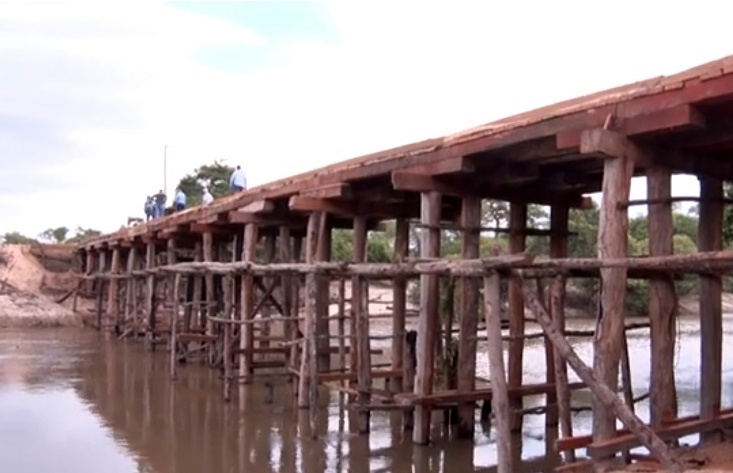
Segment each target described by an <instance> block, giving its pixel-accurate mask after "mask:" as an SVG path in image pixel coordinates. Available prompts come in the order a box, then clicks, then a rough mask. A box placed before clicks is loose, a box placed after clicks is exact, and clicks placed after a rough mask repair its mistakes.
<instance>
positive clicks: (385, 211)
mask: <svg viewBox="0 0 733 473" xmlns="http://www.w3.org/2000/svg"><path fill="white" fill-rule="evenodd" d="M288 206H289V208H290V210H291V211H294V212H326V213H329V214H336V215H368V216H383V217H385V218H390V217H396V216H399V215H400V214H401V213H403V212H404V206H403V205H395V204H385V203H379V202H357V201H340V200H339V201H336V200H329V199H315V198H312V197H304V196H300V195H294V196H292V197H291V198H290V201H289V202H288Z"/></svg>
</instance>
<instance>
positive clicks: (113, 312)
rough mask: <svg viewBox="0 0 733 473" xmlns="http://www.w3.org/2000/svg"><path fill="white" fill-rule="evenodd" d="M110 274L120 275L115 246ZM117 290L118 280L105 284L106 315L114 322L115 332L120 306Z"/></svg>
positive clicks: (118, 255) (118, 253) (117, 325)
mask: <svg viewBox="0 0 733 473" xmlns="http://www.w3.org/2000/svg"><path fill="white" fill-rule="evenodd" d="M110 272H111V273H112V274H119V273H120V247H119V246H115V247H114V248H113V249H112V265H111V267H110ZM118 289H119V280H118V279H116V278H112V279H110V280H109V283H108V284H107V315H108V316H109V319H110V320H112V321H114V329H115V332H116V333H117V332H119V330H120V305H119V300H118V297H117V296H118V294H117V291H118Z"/></svg>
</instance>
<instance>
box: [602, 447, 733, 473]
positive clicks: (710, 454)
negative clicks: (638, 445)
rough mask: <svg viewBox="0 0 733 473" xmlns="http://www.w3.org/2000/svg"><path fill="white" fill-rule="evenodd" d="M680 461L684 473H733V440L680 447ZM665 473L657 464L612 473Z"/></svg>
mask: <svg viewBox="0 0 733 473" xmlns="http://www.w3.org/2000/svg"><path fill="white" fill-rule="evenodd" d="M678 452H679V457H680V460H681V461H682V462H683V464H684V465H685V467H686V468H687V470H685V473H688V472H689V473H692V472H705V473H731V472H733V440H731V439H728V440H725V441H723V442H721V443H715V444H711V445H702V446H697V447H681V448H680V449H679V450H678ZM642 472H643V473H667V472H668V470H665V469H663V468H659V467H658V464H657V463H648V462H639V463H636V464H633V465H629V466H628V467H627V468H625V469H623V470H618V471H616V472H613V473H642Z"/></svg>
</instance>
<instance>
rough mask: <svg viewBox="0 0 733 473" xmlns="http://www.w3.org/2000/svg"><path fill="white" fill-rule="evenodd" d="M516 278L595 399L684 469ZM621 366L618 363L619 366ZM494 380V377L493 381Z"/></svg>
mask: <svg viewBox="0 0 733 473" xmlns="http://www.w3.org/2000/svg"><path fill="white" fill-rule="evenodd" d="M513 279H514V280H515V281H516V282H517V283H518V284H519V287H520V288H523V293H524V298H525V301H526V302H527V306H528V307H529V308H530V310H531V311H532V313H533V314H534V316H535V319H536V320H537V323H539V324H540V326H541V327H542V330H543V331H544V332H545V334H546V335H547V338H549V339H550V341H551V342H552V343H553V345H555V347H556V348H557V352H558V354H560V356H562V357H563V358H564V359H565V360H567V362H568V364H570V366H571V367H572V368H573V371H575V373H576V374H577V375H578V377H579V378H580V379H581V381H583V382H584V383H585V384H586V385H587V386H588V388H590V390H591V392H592V393H593V395H594V396H593V398H594V400H597V401H598V402H599V403H601V404H603V406H604V408H605V409H607V410H610V411H612V412H613V414H612V415H613V416H614V417H615V416H618V418H619V419H620V420H621V422H623V423H624V425H625V426H626V427H627V428H628V429H629V430H630V431H631V432H633V433H634V435H636V436H637V437H638V438H639V440H641V442H642V443H643V444H644V446H645V447H646V448H648V449H649V451H650V452H651V453H652V454H653V455H654V456H655V457H657V458H658V459H659V461H660V462H661V464H662V465H663V466H664V467H665V468H667V469H668V470H669V471H670V472H674V473H682V471H683V470H684V468H683V466H682V464H681V463H680V461H679V459H678V458H677V457H676V456H675V454H674V453H673V452H672V451H671V450H670V449H669V447H667V445H665V444H664V442H663V441H662V439H660V438H659V436H658V435H657V434H656V433H654V431H653V430H652V429H651V428H649V427H648V426H647V425H645V424H644V422H642V421H641V419H639V418H638V417H637V416H636V415H635V414H634V413H633V412H632V411H631V409H630V408H629V407H628V406H627V405H626V404H624V402H623V401H621V399H619V397H618V396H617V395H616V392H615V390H612V389H611V388H609V387H608V385H607V384H606V382H605V381H604V380H603V379H601V378H599V377H598V375H597V374H596V372H594V371H593V370H591V368H590V367H589V366H588V365H586V364H585V363H584V362H583V360H581V359H580V357H579V356H578V355H577V353H575V350H573V347H571V346H570V343H568V341H567V340H566V339H565V337H564V336H563V335H562V334H561V333H560V332H559V331H558V330H557V326H556V325H555V324H554V323H553V321H552V319H551V318H550V316H549V315H548V314H547V312H546V311H545V309H544V307H543V306H542V303H541V302H540V301H539V300H538V299H537V297H536V296H535V295H534V294H532V291H531V290H530V289H529V288H528V287H527V286H526V285H524V284H523V281H522V278H521V276H519V275H517V274H514V276H513ZM616 369H617V370H618V364H617V366H616ZM492 382H493V381H492Z"/></svg>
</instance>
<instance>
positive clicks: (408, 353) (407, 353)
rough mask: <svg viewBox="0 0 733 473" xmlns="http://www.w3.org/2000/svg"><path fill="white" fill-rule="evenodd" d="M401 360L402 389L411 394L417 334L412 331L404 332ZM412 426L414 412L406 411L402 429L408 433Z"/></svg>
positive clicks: (415, 364)
mask: <svg viewBox="0 0 733 473" xmlns="http://www.w3.org/2000/svg"><path fill="white" fill-rule="evenodd" d="M402 359H403V366H404V367H405V370H404V374H403V377H402V385H403V386H402V387H403V389H404V391H405V392H413V390H414V389H415V372H416V370H417V332H416V331H414V330H410V331H409V332H405V343H404V349H403V352H402ZM414 425H415V416H414V410H413V409H406V410H405V411H403V415H402V428H403V430H404V431H408V430H412V428H413V426H414Z"/></svg>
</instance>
